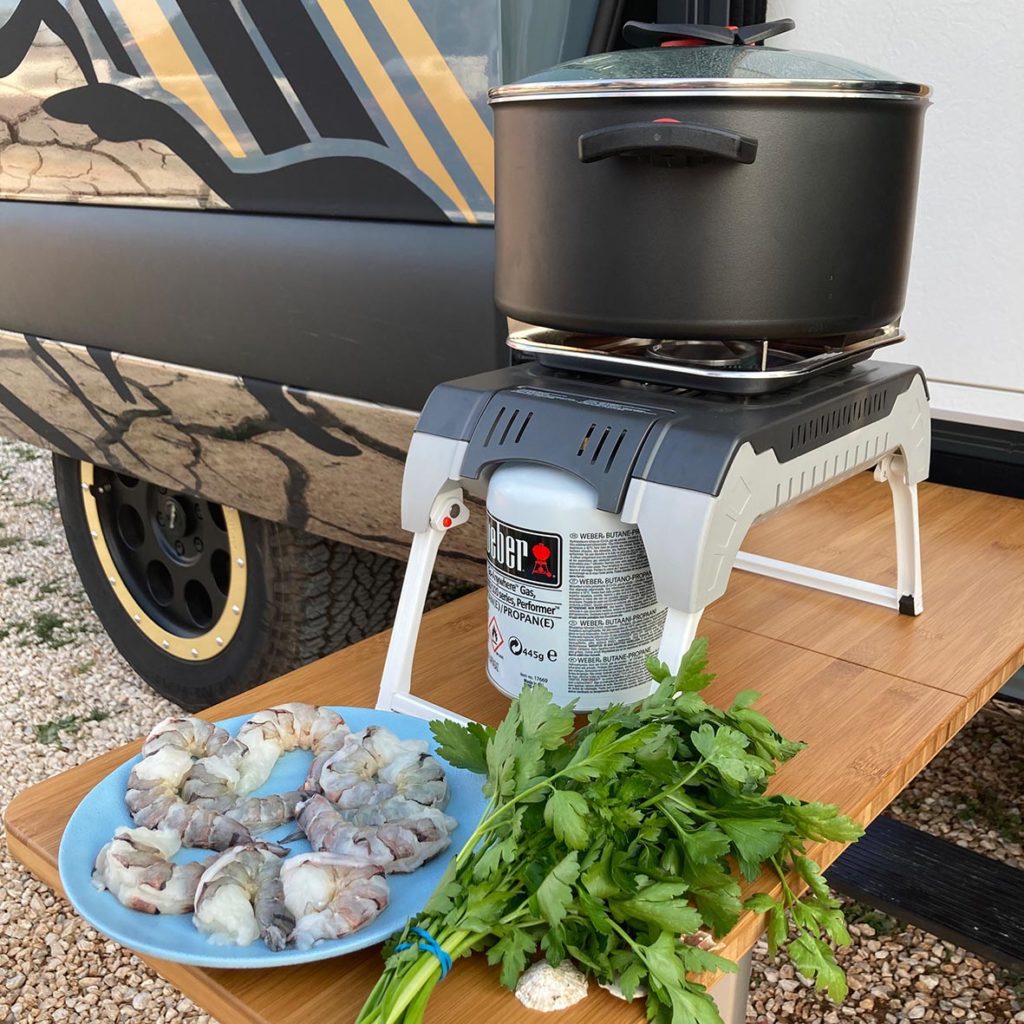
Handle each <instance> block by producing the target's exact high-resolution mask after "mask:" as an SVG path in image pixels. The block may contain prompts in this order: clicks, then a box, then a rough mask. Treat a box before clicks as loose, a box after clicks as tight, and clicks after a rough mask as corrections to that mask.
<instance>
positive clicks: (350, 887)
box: [281, 853, 390, 949]
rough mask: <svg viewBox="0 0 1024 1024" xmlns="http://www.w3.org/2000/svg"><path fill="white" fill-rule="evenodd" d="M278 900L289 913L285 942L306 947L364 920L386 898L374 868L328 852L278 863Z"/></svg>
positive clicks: (381, 907) (348, 931) (347, 931)
mask: <svg viewBox="0 0 1024 1024" xmlns="http://www.w3.org/2000/svg"><path fill="white" fill-rule="evenodd" d="M281 882H282V884H283V886H284V903H285V906H286V907H287V908H288V911H289V912H290V913H291V914H292V915H293V916H294V918H295V928H294V930H293V931H292V934H291V939H290V941H291V942H292V943H294V944H295V945H296V946H298V948H299V949H309V948H310V946H312V945H313V944H314V943H316V942H318V941H319V940H320V939H337V938H340V937H341V936H343V935H350V934H351V933H352V932H354V931H356V930H357V929H358V928H362V927H363V925H365V924H369V922H370V921H372V920H373V919H374V918H375V917H376V916H377V915H378V914H379V913H380V912H381V911H382V910H384V909H385V908H386V907H387V905H388V902H389V899H390V894H389V892H388V884H387V882H386V881H385V880H384V877H383V876H382V874H381V872H380V868H377V867H373V866H372V865H353V864H352V863H351V862H350V861H348V860H346V859H345V858H344V857H336V856H334V855H333V854H330V853H303V854H300V855H299V856H298V857H290V858H289V859H288V860H287V861H285V863H284V866H283V867H282V868H281Z"/></svg>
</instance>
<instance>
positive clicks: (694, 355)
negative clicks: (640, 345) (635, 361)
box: [647, 341, 764, 370]
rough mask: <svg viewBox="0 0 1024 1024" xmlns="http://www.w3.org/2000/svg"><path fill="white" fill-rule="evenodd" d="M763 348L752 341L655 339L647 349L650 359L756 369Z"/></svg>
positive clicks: (715, 366) (759, 362)
mask: <svg viewBox="0 0 1024 1024" xmlns="http://www.w3.org/2000/svg"><path fill="white" fill-rule="evenodd" d="M763 352H764V347H763V346H762V345H757V344H755V343H754V342H752V341H656V342H655V343H654V344H653V345H651V346H650V348H648V349H647V355H649V356H650V357H651V358H652V359H657V360H659V361H665V362H670V363H680V364H682V365H683V366H703V367H706V368H707V369H709V370H758V369H760V368H761V357H762V354H763Z"/></svg>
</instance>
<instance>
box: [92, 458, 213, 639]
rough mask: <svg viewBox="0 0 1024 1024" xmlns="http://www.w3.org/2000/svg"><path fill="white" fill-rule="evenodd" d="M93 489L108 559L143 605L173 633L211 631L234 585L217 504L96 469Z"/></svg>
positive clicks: (133, 595)
mask: <svg viewBox="0 0 1024 1024" xmlns="http://www.w3.org/2000/svg"><path fill="white" fill-rule="evenodd" d="M92 491H93V495H94V496H95V499H96V507H97V511H98V514H99V520H100V526H101V528H102V530H103V535H104V539H105V540H106V543H107V547H108V548H109V550H110V554H111V557H112V559H113V561H114V564H115V566H116V567H117V570H118V573H119V574H120V576H121V580H122V582H123V585H124V586H125V587H127V588H128V590H129V592H130V593H131V595H132V597H133V598H134V599H135V601H136V602H137V603H138V604H139V606H140V607H141V608H142V610H143V611H144V612H145V613H146V614H147V615H148V616H149V617H150V618H151V619H152V620H153V621H154V622H155V623H156V624H157V625H158V626H159V627H160V628H161V629H164V630H166V631H167V632H168V633H171V634H174V635H175V636H180V637H196V636H202V635H204V634H206V633H207V632H209V630H210V629H211V628H212V627H213V625H214V624H215V623H216V622H217V621H218V620H219V619H220V617H221V615H222V613H223V612H224V608H225V605H226V603H227V595H228V590H229V587H230V583H231V571H232V558H231V549H230V545H229V539H228V532H227V527H226V524H225V519H224V512H223V509H222V508H221V506H220V505H218V504H216V503H214V502H209V501H205V500H203V499H202V498H195V497H192V496H190V495H187V494H180V493H175V492H173V491H171V490H169V489H168V488H166V487H157V486H156V485H154V484H150V483H147V482H145V481H144V480H139V479H137V478H136V477H133V476H128V475H127V474H122V473H114V472H111V471H110V470H106V469H100V468H98V467H97V468H96V470H95V473H94V478H93V485H92Z"/></svg>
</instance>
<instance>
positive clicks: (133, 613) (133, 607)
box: [80, 462, 248, 662]
mask: <svg viewBox="0 0 1024 1024" xmlns="http://www.w3.org/2000/svg"><path fill="white" fill-rule="evenodd" d="M80 466H81V483H82V487H81V491H82V505H83V507H84V509H85V518H86V522H87V523H88V526H89V533H90V536H91V537H92V542H93V546H94V548H95V550H96V556H97V557H98V558H99V561H100V565H101V567H102V569H103V574H104V576H106V578H107V581H108V582H109V583H110V585H111V588H112V589H113V592H114V596H115V597H116V598H117V600H118V603H119V604H120V605H121V607H122V608H123V609H124V610H125V612H126V613H127V615H128V617H129V619H131V621H132V622H133V623H134V624H135V626H136V627H137V628H138V629H139V631H140V632H141V633H142V634H143V635H144V636H145V637H146V639H147V640H149V641H150V642H151V643H152V644H153V645H154V646H156V647H158V648H160V650H161V651H163V652H164V653H165V654H170V655H173V656H174V657H176V658H180V659H181V660H182V661H192V662H199V661H209V660H210V659H211V658H215V657H216V656H217V655H218V654H221V653H223V652H224V650H226V649H227V647H228V644H230V643H231V640H232V639H233V638H234V635H235V633H237V632H238V627H239V624H240V623H241V621H242V612H243V611H244V610H245V592H246V589H247V582H248V558H246V553H245V538H244V535H243V533H242V519H241V516H240V515H239V514H238V512H237V510H235V509H233V508H229V507H228V506H227V505H222V506H221V508H222V509H223V510H224V524H225V526H226V527H227V533H228V551H229V553H230V555H231V582H230V583H229V584H228V595H227V599H226V601H225V602H224V610H223V611H222V612H221V614H220V618H219V619H218V620H217V621H216V622H215V623H214V624H213V625H212V626H211V627H210V629H209V630H207V632H205V633H202V634H199V635H198V636H179V635H178V634H176V633H170V632H168V631H167V630H166V629H164V628H163V627H162V626H161V625H160V624H159V623H157V622H155V621H154V620H153V619H152V618H150V616H149V615H147V614H146V612H145V610H144V609H143V608H142V606H141V605H140V604H139V603H138V602H137V601H136V600H135V598H134V597H132V595H131V593H130V592H129V590H128V587H127V585H126V584H125V581H124V578H123V577H122V576H121V573H120V571H119V570H118V568H117V566H116V565H115V564H114V558H113V555H112V554H111V553H110V547H109V546H108V544H107V538H106V536H105V535H104V533H103V524H102V523H101V522H100V514H99V507H98V506H97V504H96V496H95V495H94V494H93V493H92V486H93V483H94V482H95V467H94V466H93V465H92V463H90V462H82V463H80ZM239 560H241V564H239ZM218 641H219V642H218Z"/></svg>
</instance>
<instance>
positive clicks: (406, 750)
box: [304, 725, 448, 809]
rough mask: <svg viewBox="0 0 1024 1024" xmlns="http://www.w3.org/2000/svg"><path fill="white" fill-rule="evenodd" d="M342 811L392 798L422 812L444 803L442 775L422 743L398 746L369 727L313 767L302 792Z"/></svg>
mask: <svg viewBox="0 0 1024 1024" xmlns="http://www.w3.org/2000/svg"><path fill="white" fill-rule="evenodd" d="M304 788H305V789H306V790H307V791H309V792H314V793H315V792H320V793H323V795H324V796H326V797H327V799H328V800H330V801H331V802H332V803H334V804H337V805H338V807H340V808H342V809H349V808H355V807H365V806H367V805H372V804H378V803H381V802H382V801H385V800H389V799H391V798H393V797H395V796H399V797H402V798H404V799H406V800H408V801H411V802H413V803H416V804H419V805H421V806H423V807H441V808H443V807H444V806H445V804H447V802H448V782H447V780H446V779H445V776H444V769H443V768H442V767H441V765H440V763H439V762H438V761H437V759H436V758H435V757H433V756H432V755H431V754H430V747H429V745H428V744H427V742H426V741H425V740H400V739H399V738H398V737H397V736H396V735H395V734H394V733H392V732H390V731H389V730H387V729H384V728H382V727H380V726H375V725H371V726H370V727H369V728H367V729H363V730H362V732H357V733H351V734H350V735H349V736H348V737H346V739H345V742H344V743H343V744H342V745H341V747H340V748H339V749H338V751H337V752H336V753H334V754H332V755H331V756H330V757H328V758H325V759H321V760H320V761H319V762H314V763H313V766H312V767H311V769H310V774H309V776H308V777H307V780H306V784H305V787H304Z"/></svg>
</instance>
